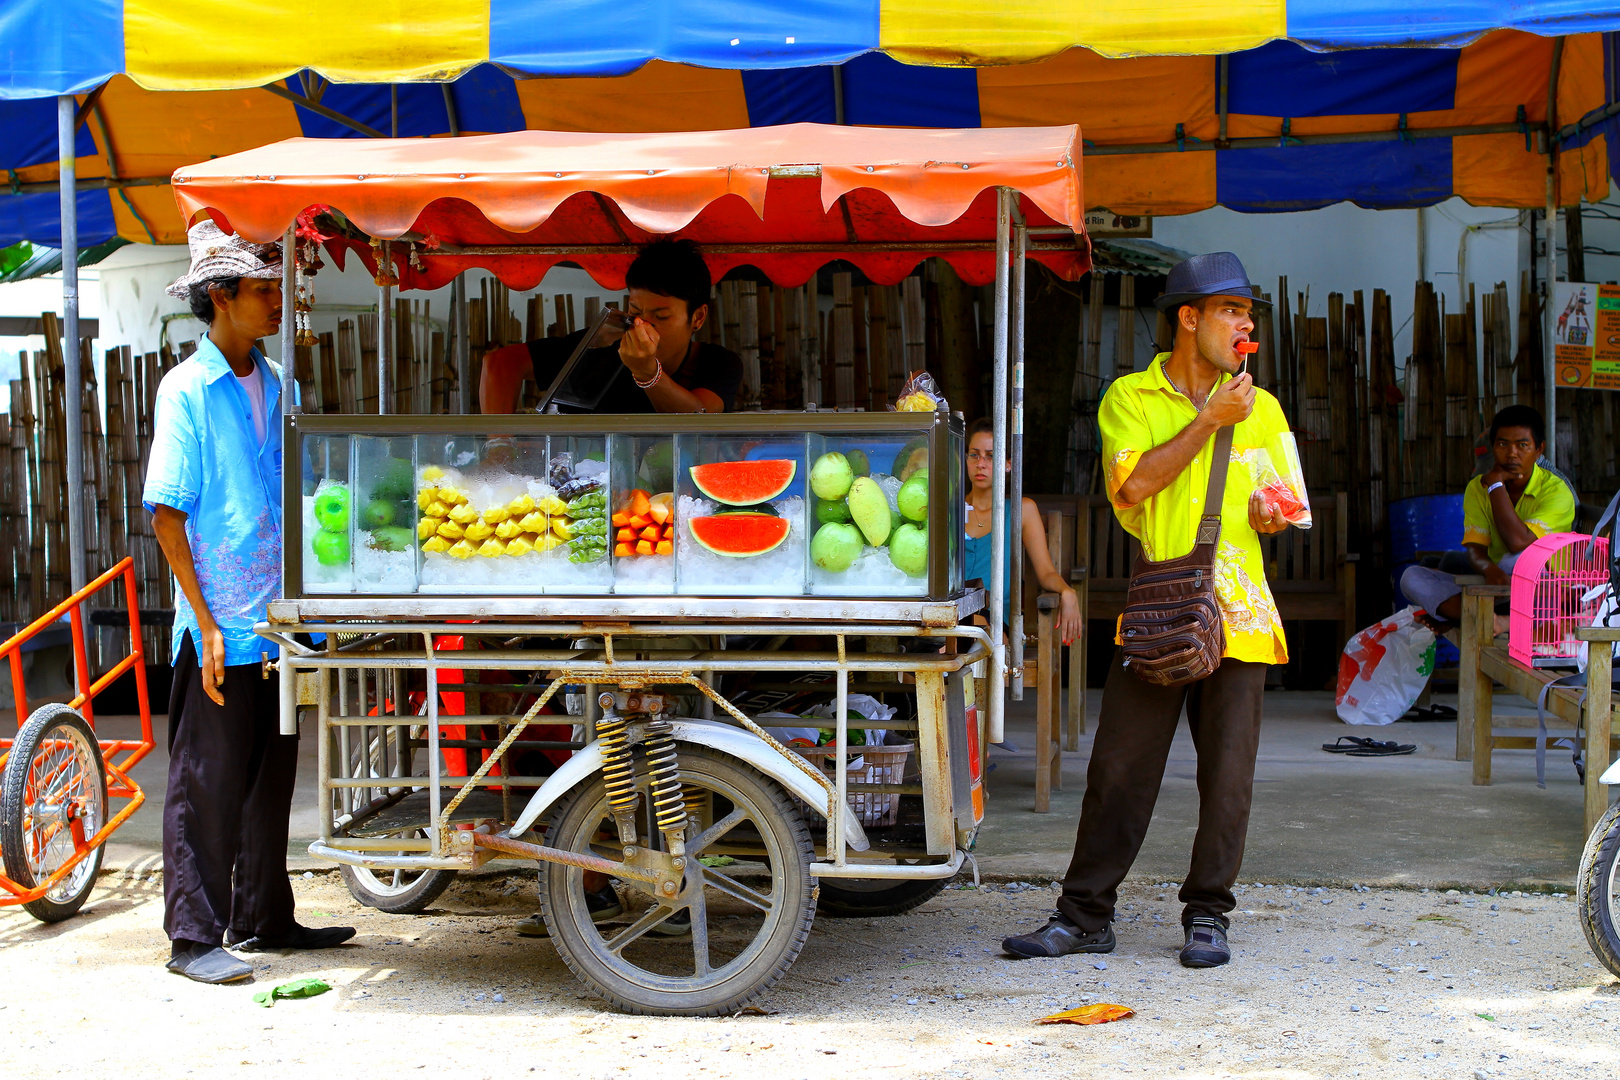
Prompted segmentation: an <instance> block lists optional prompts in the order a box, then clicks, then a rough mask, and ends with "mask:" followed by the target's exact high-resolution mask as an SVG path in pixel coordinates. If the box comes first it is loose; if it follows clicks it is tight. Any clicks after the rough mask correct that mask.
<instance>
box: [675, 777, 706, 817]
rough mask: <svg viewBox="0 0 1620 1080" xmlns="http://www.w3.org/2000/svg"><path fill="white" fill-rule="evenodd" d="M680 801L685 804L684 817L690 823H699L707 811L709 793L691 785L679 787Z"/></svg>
mask: <svg viewBox="0 0 1620 1080" xmlns="http://www.w3.org/2000/svg"><path fill="white" fill-rule="evenodd" d="M681 801H682V802H684V803H686V816H687V818H689V819H690V820H692V821H697V822H701V821H702V820H703V815H704V814H705V813H706V812H707V811H708V809H709V793H708V792H707V791H705V790H704V789H703V788H700V787H696V786H694V785H692V784H683V785H682V786H681Z"/></svg>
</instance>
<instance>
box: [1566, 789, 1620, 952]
mask: <svg viewBox="0 0 1620 1080" xmlns="http://www.w3.org/2000/svg"><path fill="white" fill-rule="evenodd" d="M1575 904H1576V909H1577V910H1578V911H1579V912H1580V916H1581V929H1582V930H1583V931H1584V932H1585V933H1586V943H1587V944H1588V945H1590V946H1592V951H1593V952H1595V953H1597V957H1598V959H1599V960H1601V961H1603V966H1604V967H1606V968H1608V969H1609V970H1610V971H1612V972H1613V973H1614V974H1616V975H1620V803H1615V804H1614V805H1613V806H1611V807H1609V809H1608V812H1607V813H1605V814H1604V815H1603V816H1602V817H1600V818H1598V823H1597V825H1596V826H1595V827H1594V828H1593V829H1592V836H1591V838H1590V839H1588V840H1587V841H1586V851H1585V853H1584V854H1583V855H1582V856H1581V869H1580V873H1579V874H1577V875H1576V878H1575Z"/></svg>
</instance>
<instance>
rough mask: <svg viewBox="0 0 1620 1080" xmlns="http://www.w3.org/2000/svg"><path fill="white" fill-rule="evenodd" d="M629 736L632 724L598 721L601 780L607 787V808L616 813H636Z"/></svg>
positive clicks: (617, 718) (615, 718)
mask: <svg viewBox="0 0 1620 1080" xmlns="http://www.w3.org/2000/svg"><path fill="white" fill-rule="evenodd" d="M629 734H630V722H629V721H628V720H626V719H625V718H624V717H622V716H611V715H609V716H603V717H601V718H600V719H598V720H597V721H596V739H597V741H598V742H599V743H601V744H602V780H603V783H604V784H605V785H606V786H607V799H608V805H609V806H610V807H612V808H613V810H614V811H615V812H616V813H633V812H634V811H635V809H636V779H635V765H634V763H633V762H632V761H631V759H630V742H629Z"/></svg>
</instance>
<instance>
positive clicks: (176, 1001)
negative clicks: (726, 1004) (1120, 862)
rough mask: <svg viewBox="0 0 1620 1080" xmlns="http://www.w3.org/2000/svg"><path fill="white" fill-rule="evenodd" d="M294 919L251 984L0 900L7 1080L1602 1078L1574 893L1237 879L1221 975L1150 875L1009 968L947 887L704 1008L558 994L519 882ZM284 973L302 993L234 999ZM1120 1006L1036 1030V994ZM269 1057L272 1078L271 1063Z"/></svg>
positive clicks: (1602, 1009) (1598, 1004)
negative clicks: (326, 939) (315, 945)
mask: <svg viewBox="0 0 1620 1080" xmlns="http://www.w3.org/2000/svg"><path fill="white" fill-rule="evenodd" d="M295 884H296V886H297V891H298V900H299V908H300V914H301V918H302V919H303V920H304V921H305V922H308V923H312V924H317V925H321V924H328V923H334V922H348V923H353V924H355V925H357V926H358V927H359V928H360V933H359V936H358V938H357V942H358V943H357V944H355V945H351V946H349V947H346V948H344V949H341V950H335V951H333V952H329V953H324V954H323V953H311V954H301V955H279V956H269V957H257V958H255V962H256V963H257V964H258V965H259V970H258V972H257V974H256V978H255V980H254V981H253V983H251V984H238V985H235V986H229V987H208V986H199V985H196V984H194V983H190V982H187V981H186V980H184V979H181V978H179V977H177V976H174V975H171V974H169V973H167V972H165V971H164V970H163V968H162V961H163V960H164V959H165V958H166V956H167V948H166V943H165V942H164V940H163V937H162V934H161V931H160V929H159V924H160V921H161V918H162V890H161V883H160V882H159V881H158V880H157V879H156V878H155V877H152V876H150V875H147V876H140V877H132V876H129V875H109V876H107V877H105V878H103V880H102V882H101V885H100V887H99V888H98V889H97V890H96V893H95V894H94V896H93V897H92V899H91V902H90V904H89V905H88V906H87V908H86V910H85V912H84V913H82V914H81V915H80V916H79V917H78V918H76V919H73V920H71V921H69V922H66V923H63V924H60V925H58V926H54V927H47V926H42V925H41V924H39V923H36V922H35V921H34V920H33V919H32V918H30V917H29V916H27V915H26V914H24V913H22V912H21V911H20V910H18V909H16V908H8V909H0V986H3V987H4V989H3V990H0V1033H4V1035H5V1039H6V1044H7V1047H6V1049H7V1053H8V1056H9V1058H10V1061H11V1063H12V1066H13V1068H15V1069H22V1070H23V1071H22V1073H21V1075H27V1076H30V1077H35V1076H58V1075H65V1074H69V1073H71V1074H73V1075H75V1076H79V1077H97V1078H101V1077H122V1076H141V1077H147V1078H150V1077H153V1076H164V1077H169V1076H182V1075H188V1074H196V1075H230V1074H243V1075H249V1074H251V1075H255V1076H267V1075H276V1076H281V1075H287V1076H291V1075H315V1073H313V1072H311V1071H309V1067H310V1066H316V1067H319V1068H320V1070H321V1072H320V1075H330V1076H336V1077H353V1078H356V1080H362V1078H367V1080H369V1078H371V1077H384V1076H410V1075H413V1074H414V1073H415V1070H417V1069H422V1070H426V1072H424V1073H423V1074H422V1075H429V1074H431V1073H435V1072H445V1071H449V1072H451V1073H453V1074H454V1075H456V1076H458V1077H469V1078H474V1080H477V1078H482V1077H490V1078H500V1077H509V1076H524V1075H528V1074H530V1073H534V1074H535V1075H541V1076H548V1077H562V1078H574V1077H580V1078H588V1080H599V1078H604V1077H606V1078H618V1077H624V1076H645V1075H659V1076H671V1075H674V1071H673V1070H675V1069H682V1070H685V1071H686V1073H688V1074H690V1075H694V1076H700V1077H732V1076H735V1077H745V1078H749V1080H754V1078H759V1077H769V1078H772V1080H774V1078H777V1077H784V1078H809V1080H823V1078H834V1077H837V1078H846V1077H992V1076H1002V1075H1030V1076H1052V1077H1060V1076H1061V1077H1065V1078H1067V1077H1102V1076H1113V1075H1130V1076H1167V1077H1177V1078H1188V1080H1193V1078H1198V1077H1250V1076H1253V1077H1280V1078H1296V1077H1298V1078H1303V1077H1356V1076H1363V1077H1369V1078H1370V1077H1379V1078H1384V1077H1408V1076H1410V1077H1435V1078H1464V1080H1466V1078H1469V1077H1474V1078H1489V1080H1495V1078H1497V1077H1524V1078H1526V1080H1530V1078H1534V1080H1544V1078H1552V1077H1565V1076H1569V1077H1603V1078H1608V1077H1614V1076H1616V1075H1620V981H1617V980H1616V979H1615V978H1614V977H1613V976H1611V975H1610V974H1609V973H1608V972H1607V971H1605V970H1604V969H1603V968H1602V967H1600V966H1599V965H1598V964H1597V963H1596V962H1595V959H1594V958H1593V956H1592V955H1591V954H1590V952H1589V951H1588V950H1587V948H1586V945H1585V941H1584V939H1583V938H1582V936H1581V932H1580V928H1579V926H1578V924H1577V921H1576V915H1575V904H1574V901H1573V900H1572V899H1570V898H1567V897H1560V896H1554V895H1533V896H1526V895H1518V894H1513V895H1502V896H1488V895H1480V896H1476V895H1471V894H1455V893H1438V892H1403V891H1385V890H1371V891H1362V890H1351V889H1327V890H1321V889H1297V888H1289V887H1284V886H1271V887H1265V888H1257V887H1254V886H1253V885H1252V884H1251V885H1249V886H1246V887H1245V888H1244V889H1243V890H1242V892H1241V893H1240V896H1239V907H1240V911H1239V912H1238V913H1236V915H1235V916H1234V924H1233V933H1232V942H1233V946H1234V948H1235V950H1236V953H1237V955H1236V958H1235V960H1234V962H1233V963H1232V965H1231V966H1230V967H1228V968H1226V969H1224V970H1215V971H1188V970H1185V969H1182V968H1181V967H1179V966H1178V965H1177V964H1176V960H1175V950H1176V948H1178V947H1179V945H1180V942H1181V933H1180V929H1179V925H1178V912H1179V908H1178V906H1177V904H1176V902H1175V890H1174V888H1173V887H1163V886H1160V885H1156V884H1154V883H1148V882H1139V883H1133V884H1130V885H1128V886H1127V887H1126V889H1125V890H1124V895H1123V898H1122V910H1121V919H1120V923H1119V925H1118V928H1117V929H1118V934H1119V948H1118V950H1117V951H1116V952H1114V953H1113V954H1112V955H1109V956H1106V957H1069V958H1064V959H1059V960H1046V961H1012V960H1008V959H1005V958H1003V957H1002V956H1001V955H1000V949H999V943H1000V939H1001V937H1002V936H1003V935H1004V934H1006V933H1007V932H1009V931H1012V930H1016V929H1022V928H1026V927H1029V926H1031V925H1035V924H1038V923H1040V922H1041V921H1043V920H1044V918H1045V915H1046V913H1047V911H1048V910H1049V909H1050V906H1051V903H1052V899H1053V895H1054V893H1053V890H1052V888H1051V887H1050V883H1047V882H1040V883H1035V884H1029V883H1009V884H997V885H986V886H984V887H982V888H979V889H975V888H973V887H972V886H966V887H953V888H951V889H950V890H948V891H947V892H945V893H944V894H943V895H941V896H940V897H939V898H937V899H935V900H933V901H931V902H929V903H928V904H926V905H924V906H923V907H922V908H920V909H918V910H916V911H913V912H911V913H908V914H906V915H903V916H899V917H896V918H890V919H880V920H867V919H858V920H834V919H825V918H824V919H821V920H818V922H817V925H816V929H815V932H814V934H813V935H812V937H811V939H810V942H809V944H808V946H807V947H806V949H805V951H804V953H803V955H802V956H801V957H800V958H799V961H798V963H797V964H796V965H795V966H794V968H793V969H792V971H790V972H789V974H788V976H787V978H786V979H784V980H783V981H782V982H781V983H780V984H778V986H777V987H776V988H775V989H774V990H772V991H771V992H770V993H769V994H768V995H767V996H766V997H765V998H764V999H762V1000H761V1002H760V1005H761V1006H762V1007H763V1009H764V1011H765V1015H743V1016H738V1017H734V1018H724V1019H714V1020H690V1019H664V1018H647V1017H629V1016H623V1015H620V1014H617V1013H612V1012H606V1011H604V1007H603V1005H602V1003H601V1002H600V1001H599V1000H597V999H596V998H594V997H591V996H588V995H586V994H584V993H583V992H582V988H581V987H580V986H579V984H577V983H576V982H575V981H574V979H573V977H572V976H571V975H570V973H569V972H568V970H567V969H566V968H565V967H564V966H563V964H562V963H561V961H559V960H558V958H557V956H556V953H555V952H554V951H553V949H552V948H551V946H550V945H549V944H547V943H546V942H544V941H538V942H537V941H530V940H525V939H520V938H517V937H516V936H515V935H513V933H512V932H511V926H512V924H513V923H514V922H516V920H517V919H519V918H521V917H522V916H523V915H524V914H526V913H527V912H528V911H530V910H532V907H533V903H532V896H533V875H532V873H531V874H529V875H527V876H520V875H516V874H512V875H491V876H489V877H485V878H481V879H477V880H474V881H467V882H462V883H460V884H458V885H456V886H454V887H452V889H451V890H450V891H449V892H448V893H446V894H445V896H444V897H443V898H442V899H441V900H440V901H439V902H438V904H437V905H435V907H434V908H433V909H431V910H430V911H429V912H427V913H426V914H423V915H420V916H390V915H383V914H379V913H375V912H371V911H369V910H367V909H365V908H361V907H359V906H358V905H356V904H355V903H354V902H353V901H352V900H351V899H350V897H349V895H348V893H347V891H346V890H345V889H344V887H343V885H342V882H341V879H340V878H339V877H338V876H337V875H336V874H322V875H316V876H310V877H297V878H296V879H295ZM304 976H318V977H320V978H322V979H325V980H326V981H328V982H330V983H331V984H332V986H333V988H334V989H333V992H331V993H329V994H326V995H324V996H322V997H319V998H315V999H311V1000H301V1001H285V1002H280V1003H278V1004H277V1005H276V1006H275V1007H274V1008H269V1009H266V1008H262V1007H260V1006H257V1005H255V1004H254V1003H253V1001H252V1000H251V997H252V994H253V993H254V992H255V991H256V990H263V989H267V988H269V987H272V986H275V985H277V984H279V983H282V982H286V981H289V980H292V979H295V978H300V977H304ZM1094 1001H1108V1002H1117V1003H1120V1004H1124V1005H1128V1006H1131V1007H1132V1008H1134V1009H1136V1011H1137V1013H1136V1016H1135V1017H1134V1018H1132V1019H1128V1020H1124V1021H1120V1022H1118V1023H1114V1024H1109V1025H1106V1026H1100V1027H1089V1028H1081V1027H1054V1026H1047V1027H1041V1026H1036V1025H1035V1024H1034V1023H1033V1022H1032V1021H1033V1020H1034V1019H1035V1018H1036V1017H1038V1016H1041V1015H1044V1014H1046V1013H1049V1012H1052V1011H1054V1010H1055V1009H1057V1008H1059V1007H1065V1006H1071V1005H1075V1004H1080V1003H1087V1002H1094ZM295 1070H296V1071H295Z"/></svg>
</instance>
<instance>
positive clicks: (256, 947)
mask: <svg viewBox="0 0 1620 1080" xmlns="http://www.w3.org/2000/svg"><path fill="white" fill-rule="evenodd" d="M352 937H354V927H352V926H299V925H297V924H296V923H294V924H293V928H292V930H290V931H288V932H287V933H286V934H284V935H282V936H281V937H263V936H259V937H250V938H248V939H247V940H246V941H239V942H237V943H235V944H234V945H232V946H231V948H233V949H235V950H237V951H238V952H306V951H308V950H310V949H333V948H336V947H337V946H339V945H342V944H343V943H344V942H345V941H348V940H349V939H350V938H352Z"/></svg>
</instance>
